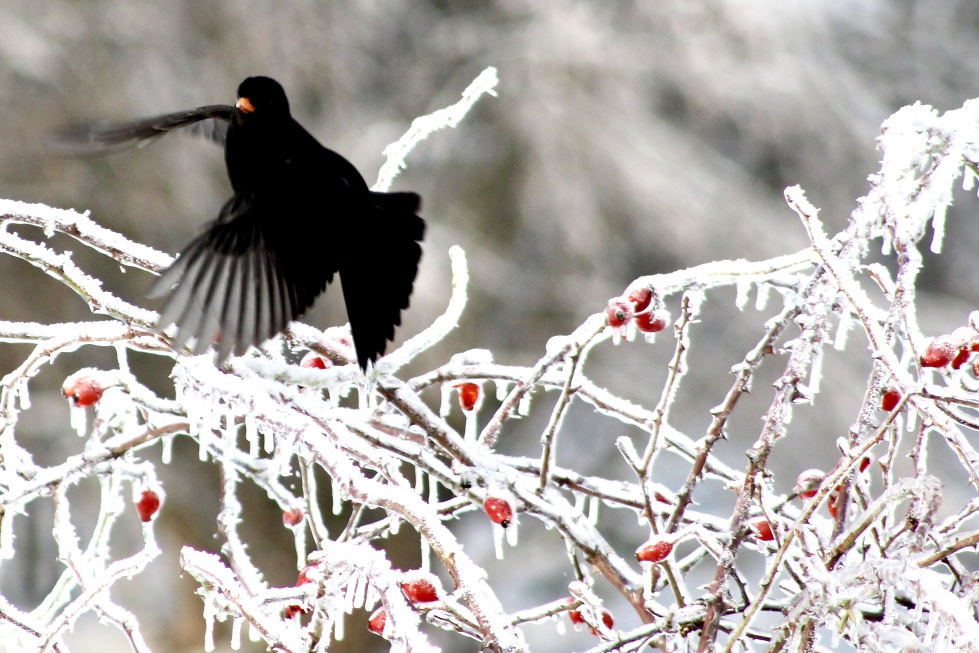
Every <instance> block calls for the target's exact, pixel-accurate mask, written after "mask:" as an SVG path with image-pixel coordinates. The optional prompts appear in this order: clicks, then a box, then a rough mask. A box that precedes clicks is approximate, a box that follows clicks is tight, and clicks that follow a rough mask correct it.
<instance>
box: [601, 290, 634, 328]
mask: <svg viewBox="0 0 979 653" xmlns="http://www.w3.org/2000/svg"><path fill="white" fill-rule="evenodd" d="M632 316H633V312H632V305H631V304H630V303H629V302H628V301H626V300H625V299H624V298H622V297H616V298H614V299H610V300H609V302H608V307H607V308H606V309H605V319H606V320H608V325H609V326H610V327H620V326H625V325H626V324H628V322H629V320H631V319H632Z"/></svg>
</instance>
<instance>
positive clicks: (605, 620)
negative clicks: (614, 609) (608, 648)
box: [568, 598, 615, 637]
mask: <svg viewBox="0 0 979 653" xmlns="http://www.w3.org/2000/svg"><path fill="white" fill-rule="evenodd" d="M574 602H575V600H574V599H573V598H568V603H574ZM601 616H602V624H603V625H604V626H605V627H606V628H608V629H609V630H612V627H613V626H614V625H615V619H613V618H612V613H611V612H609V611H608V610H606V609H605V608H602V613H601ZM568 619H570V620H571V623H572V624H573V625H574V626H575V628H577V627H578V626H580V625H585V626H588V630H590V631H591V634H592V635H595V636H596V637H597V636H598V631H597V630H595V628H594V627H592V626H589V625H588V622H587V621H585V618H584V616H582V614H581V610H578V609H577V608H575V609H573V610H568Z"/></svg>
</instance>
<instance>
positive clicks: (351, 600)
mask: <svg viewBox="0 0 979 653" xmlns="http://www.w3.org/2000/svg"><path fill="white" fill-rule="evenodd" d="M360 582H361V578H360V575H359V574H355V575H352V576H351V577H349V578H348V579H347V587H346V589H345V590H344V592H343V612H344V614H353V611H354V608H356V607H357V585H359V584H360Z"/></svg>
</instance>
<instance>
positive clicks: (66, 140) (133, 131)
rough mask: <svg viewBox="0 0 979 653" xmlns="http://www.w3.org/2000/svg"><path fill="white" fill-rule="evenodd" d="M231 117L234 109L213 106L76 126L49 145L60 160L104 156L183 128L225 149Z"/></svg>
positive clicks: (62, 133) (61, 132)
mask: <svg viewBox="0 0 979 653" xmlns="http://www.w3.org/2000/svg"><path fill="white" fill-rule="evenodd" d="M233 115H234V107H231V106H227V105H224V104H213V105H210V106H206V107H198V108H196V109H191V110H189V111H179V112H177V113H167V114H164V115H162V116H154V117H152V118H144V119H142V120H137V121H134V122H126V123H118V124H107V123H101V122H99V123H88V124H82V125H75V126H73V127H66V128H64V129H62V130H60V131H58V132H55V133H54V134H53V135H52V137H51V139H50V140H49V143H48V145H49V147H50V149H51V150H52V151H54V152H55V153H57V154H61V155H62V156H105V155H107V154H115V153H116V152H121V151H122V150H126V149H129V148H131V147H133V146H136V145H145V144H147V143H149V142H151V141H153V140H155V139H157V138H159V137H160V136H162V135H164V134H166V133H167V132H171V131H173V130H175V129H183V128H186V129H187V132H188V133H192V134H195V135H197V136H203V137H204V138H206V139H208V140H210V141H213V142H215V143H217V144H218V145H224V143H225V139H226V137H227V134H228V124H229V122H230V121H231V119H232V116H233Z"/></svg>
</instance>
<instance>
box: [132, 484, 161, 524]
mask: <svg viewBox="0 0 979 653" xmlns="http://www.w3.org/2000/svg"><path fill="white" fill-rule="evenodd" d="M159 509H160V495H158V494H157V493H156V492H154V491H153V490H143V493H142V494H141V495H139V501H137V502H136V512H137V513H139V518H140V519H141V520H142V521H144V522H148V521H150V520H151V519H153V516H154V515H156V511H157V510H159Z"/></svg>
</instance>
